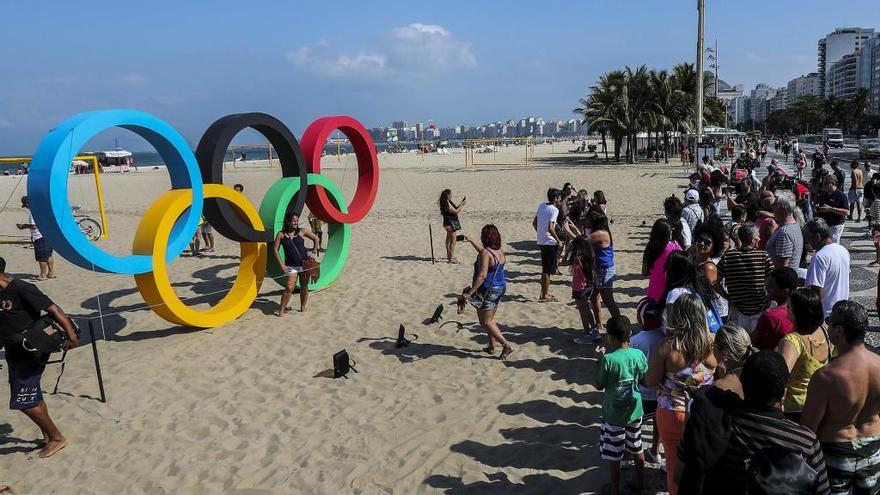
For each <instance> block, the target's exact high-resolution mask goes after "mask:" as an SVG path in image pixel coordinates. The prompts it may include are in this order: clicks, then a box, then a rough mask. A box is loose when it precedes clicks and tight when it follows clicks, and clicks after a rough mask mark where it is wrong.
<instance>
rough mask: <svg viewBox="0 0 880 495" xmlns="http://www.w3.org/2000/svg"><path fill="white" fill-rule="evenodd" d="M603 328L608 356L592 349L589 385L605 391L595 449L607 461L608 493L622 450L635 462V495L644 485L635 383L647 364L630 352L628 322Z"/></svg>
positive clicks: (615, 486) (616, 483) (616, 485)
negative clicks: (594, 361)
mask: <svg viewBox="0 0 880 495" xmlns="http://www.w3.org/2000/svg"><path fill="white" fill-rule="evenodd" d="M606 328H607V333H608V346H609V348H610V349H611V352H608V353H606V351H605V348H604V347H597V348H596V355H597V356H598V358H599V363H598V364H597V366H596V369H595V371H594V372H593V381H595V382H596V388H597V389H599V390H605V398H604V399H603V401H602V435H601V437H600V439H599V449H600V452H601V454H602V458H603V459H605V460H607V461H609V464H608V467H609V469H610V471H611V493H612V494H614V495H616V494H619V493H620V460H621V459H623V452H624V450H626V452H628V453H630V454H631V455H632V456H633V457H634V458H635V465H636V483H635V484H636V491H641V488H642V482H643V481H644V473H645V454H644V452H643V451H642V416H643V410H642V394H641V392H639V383H640V382H641V381H642V378H643V377H644V376H645V373H646V372H647V371H648V360H647V359H645V355H644V354H642V351H640V350H638V349H632V348H630V345H629V337H630V322H629V319H628V318H626V317H625V316H615V317H611V318H610V319H609V320H608V324H607V326H606ZM669 455H674V454H669Z"/></svg>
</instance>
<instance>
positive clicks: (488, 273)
mask: <svg viewBox="0 0 880 495" xmlns="http://www.w3.org/2000/svg"><path fill="white" fill-rule="evenodd" d="M464 240H465V241H467V242H469V243H470V244H471V246H473V248H474V250H476V251H477V259H476V261H474V275H473V279H472V280H471V285H470V286H469V287H466V288H465V289H464V290H463V291H462V293H461V296H459V298H458V312H459V314H461V313H462V312H464V308H465V305H466V304H470V305H471V306H473V307H474V308H476V310H477V317H478V318H479V320H480V325H481V326H482V327H483V329H485V330H486V333H487V334H488V336H489V345H488V346H487V347H485V348H484V349H483V351H484V352H486V353H487V354H490V355H494V354H495V343H496V342H497V343H499V344H500V345H501V354H500V355H499V356H498V359H501V360H502V361H503V360H505V359H507V357H508V356H510V354H511V353H512V352H513V347H512V346H511V345H510V342H508V341H507V339H505V338H504V335H503V334H502V333H501V329H500V328H499V326H498V323H497V322H496V321H495V313H496V312H497V311H498V306H499V305H500V304H501V299H502V298H503V297H504V293H505V292H507V279H506V278H505V275H504V263H505V262H506V261H507V258H506V256H505V255H504V250H503V249H502V248H501V233H500V232H499V231H498V227H496V226H494V225H492V224H489V225H485V226H483V229H482V231H481V232H480V243H479V244H478V243H476V242H475V241H474V240H473V239H471V238H470V237H467V236H465V238H464Z"/></svg>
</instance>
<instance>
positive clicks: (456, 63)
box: [387, 22, 477, 71]
mask: <svg viewBox="0 0 880 495" xmlns="http://www.w3.org/2000/svg"><path fill="white" fill-rule="evenodd" d="M387 46H388V50H389V52H390V57H389V58H391V60H392V62H393V64H395V65H399V66H401V67H410V68H414V67H419V68H423V69H430V70H439V71H443V70H450V69H467V68H472V67H476V66H477V57H475V56H474V54H473V52H471V44H470V43H466V42H464V41H460V40H458V39H456V38H455V37H454V36H452V33H450V32H449V31H447V30H446V29H445V28H443V26H437V25H433V24H422V23H419V22H415V23H412V24H410V25H408V26H403V27H397V28H394V29H392V30H391V32H390V33H389V36H388V42H387Z"/></svg>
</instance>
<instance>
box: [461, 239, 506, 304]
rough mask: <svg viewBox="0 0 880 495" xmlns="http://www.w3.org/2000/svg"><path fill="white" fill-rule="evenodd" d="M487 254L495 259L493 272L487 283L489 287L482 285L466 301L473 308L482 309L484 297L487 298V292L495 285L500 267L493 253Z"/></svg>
mask: <svg viewBox="0 0 880 495" xmlns="http://www.w3.org/2000/svg"><path fill="white" fill-rule="evenodd" d="M489 254H491V255H492V258H494V259H495V270H494V271H493V272H492V280H491V281H490V282H489V285H486V284H483V285H482V286H481V287H480V288H479V289H477V290H476V291H474V294H473V295H472V296H471V298H470V300H469V301H468V302H469V303H470V304H471V306H474V307H475V308H481V307H483V303H484V302H485V301H486V297H488V296H489V290H490V289H491V288H492V286H493V285H494V284H495V279H496V278H497V276H498V269H499V268H500V267H501V263H499V262H498V258H497V257H495V253H493V252H492V251H489Z"/></svg>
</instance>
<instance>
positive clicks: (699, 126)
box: [694, 0, 717, 151]
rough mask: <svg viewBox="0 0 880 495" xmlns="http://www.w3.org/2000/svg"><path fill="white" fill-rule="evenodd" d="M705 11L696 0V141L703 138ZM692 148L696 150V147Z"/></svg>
mask: <svg viewBox="0 0 880 495" xmlns="http://www.w3.org/2000/svg"><path fill="white" fill-rule="evenodd" d="M705 11H706V2H705V0H697V143H700V141H702V140H703V24H704V22H703V20H704V19H703V17H704V14H705ZM716 84H717V81H716ZM694 150H695V151H696V147H695V148H694Z"/></svg>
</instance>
